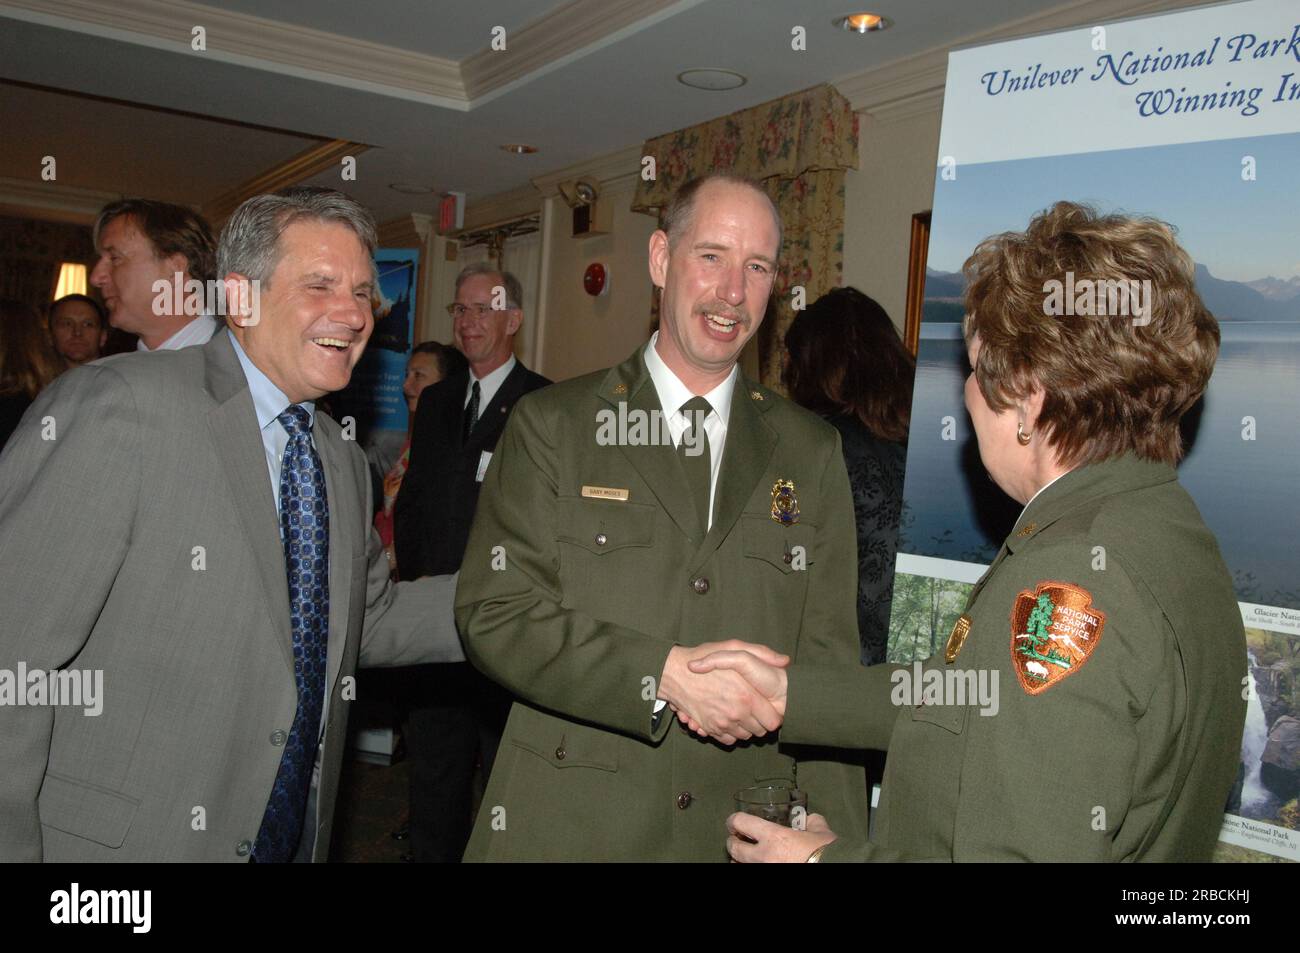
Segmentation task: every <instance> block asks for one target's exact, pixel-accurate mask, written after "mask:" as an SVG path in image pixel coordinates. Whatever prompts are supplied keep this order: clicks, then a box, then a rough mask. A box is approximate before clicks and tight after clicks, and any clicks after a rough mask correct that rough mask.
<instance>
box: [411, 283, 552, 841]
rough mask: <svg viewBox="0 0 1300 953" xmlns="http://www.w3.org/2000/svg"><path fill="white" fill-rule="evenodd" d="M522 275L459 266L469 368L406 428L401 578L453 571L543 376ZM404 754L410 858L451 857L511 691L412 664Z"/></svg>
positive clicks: (460, 667)
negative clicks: (512, 432)
mask: <svg viewBox="0 0 1300 953" xmlns="http://www.w3.org/2000/svg"><path fill="white" fill-rule="evenodd" d="M522 298H523V291H522V289H521V288H520V285H519V279H517V278H516V277H515V276H514V275H512V274H511V273H510V272H508V271H501V270H499V269H496V268H494V267H493V266H492V265H490V264H486V263H484V264H477V265H470V266H468V267H467V268H465V269H464V270H462V271H461V273H460V274H459V275H458V276H457V278H456V300H455V301H453V302H452V303H451V304H449V305H447V312H448V313H449V314H450V315H451V317H452V322H453V324H452V331H453V335H454V337H455V341H456V347H457V348H459V349H460V351H461V353H463V354H464V355H465V357H466V359H467V360H468V361H469V369H468V370H466V371H462V372H461V373H460V374H456V375H453V376H452V377H449V378H447V379H446V380H443V381H440V382H438V383H437V384H433V385H432V386H430V387H426V388H425V389H424V392H423V393H422V394H421V395H420V403H419V405H418V407H417V408H416V413H415V425H414V427H412V429H411V464H410V467H409V469H408V470H407V471H406V476H405V478H403V480H402V488H401V491H400V492H399V493H398V496H397V503H396V505H395V508H394V517H393V544H394V550H395V552H396V555H397V571H398V572H399V573H400V574H401V577H402V578H403V579H415V578H418V577H420V576H425V575H444V574H447V573H454V572H458V571H459V569H460V563H461V559H462V558H463V557H464V555H465V543H466V541H467V540H468V539H469V528H470V524H471V523H472V522H473V520H474V510H475V508H476V507H477V505H478V494H479V488H480V487H482V485H483V477H484V474H486V473H487V468H488V464H489V462H490V461H491V459H492V453H493V451H495V450H496V445H497V438H498V437H500V436H501V431H502V430H503V429H504V428H505V423H506V418H507V416H508V415H509V413H510V409H511V408H512V407H513V406H514V404H515V401H517V400H518V399H519V398H521V397H523V396H524V395H525V394H527V393H529V392H530V391H534V390H537V389H538V388H540V387H545V386H546V385H547V384H549V383H550V381H549V380H547V379H546V378H545V377H542V376H541V375H540V374H534V373H533V372H532V371H530V370H529V369H528V368H526V367H524V365H523V364H522V363H520V362H519V360H518V359H517V358H516V357H515V355H514V341H515V335H516V334H517V333H518V332H519V327H520V325H521V324H522V323H523V318H524V313H523V300H522ZM413 675H414V677H413V678H412V679H411V686H410V690H411V695H410V702H409V704H410V711H409V717H408V719H407V727H406V750H407V754H408V755H409V757H410V803H411V859H413V860H416V861H419V862H423V863H454V862H457V861H459V860H460V857H461V854H462V853H463V852H464V850H465V843H466V841H468V840H469V832H470V813H471V811H472V786H473V780H474V767H475V764H476V762H478V763H481V765H482V769H483V777H484V778H486V777H487V775H488V774H490V773H491V771H492V762H493V759H494V758H495V756H496V749H497V745H498V743H499V742H500V740H501V730H502V729H503V728H504V727H505V722H506V716H507V715H508V714H509V713H510V703H511V699H510V696H509V694H507V693H506V692H505V691H503V690H502V689H501V688H500V687H499V686H497V685H496V684H495V683H493V682H491V681H489V680H488V679H486V678H484V677H483V676H482V675H480V674H479V673H478V672H477V671H476V670H475V669H474V668H473V667H472V666H470V665H469V663H467V662H459V663H456V664H452V665H434V666H425V667H423V668H422V669H420V670H418V671H417V672H415V673H413Z"/></svg>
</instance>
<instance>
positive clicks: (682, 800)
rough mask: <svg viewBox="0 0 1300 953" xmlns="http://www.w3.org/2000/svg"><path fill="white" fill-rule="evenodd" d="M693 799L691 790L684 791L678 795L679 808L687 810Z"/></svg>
mask: <svg viewBox="0 0 1300 953" xmlns="http://www.w3.org/2000/svg"><path fill="white" fill-rule="evenodd" d="M693 800H694V798H692V797H691V792H690V791H683V792H682V793H681V794H679V795H677V810H679V811H684V810H686V809H687V808H688V807H690V806H691V801H693Z"/></svg>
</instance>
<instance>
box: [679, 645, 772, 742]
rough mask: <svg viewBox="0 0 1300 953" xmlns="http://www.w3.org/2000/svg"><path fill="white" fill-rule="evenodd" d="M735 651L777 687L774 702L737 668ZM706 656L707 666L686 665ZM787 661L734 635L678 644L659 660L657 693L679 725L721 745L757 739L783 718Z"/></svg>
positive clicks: (763, 647) (756, 671) (765, 647)
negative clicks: (721, 639)
mask: <svg viewBox="0 0 1300 953" xmlns="http://www.w3.org/2000/svg"><path fill="white" fill-rule="evenodd" d="M739 655H743V656H745V657H746V658H749V659H752V660H753V661H754V663H755V665H757V666H759V667H758V668H754V669H753V671H754V672H755V673H758V672H760V671H761V672H763V678H764V680H765V683H766V684H767V685H768V686H769V687H770V688H772V689H773V691H774V693H775V690H776V689H777V688H778V687H779V688H780V692H779V696H780V701H779V705H777V704H774V703H773V702H772V701H771V700H770V699H769V698H768V696H767V692H766V691H764V690H763V689H761V688H758V687H756V686H755V685H753V684H751V683H750V682H749V681H747V680H746V678H745V676H744V675H743V674H741V673H740V671H738V669H739V668H740V663H738V662H737V660H736V659H735V658H734V656H739ZM708 657H712V658H714V661H713V662H712V663H710V665H709V667H707V668H705V669H704V670H702V671H696V670H695V669H694V668H693V666H692V664H691V663H693V662H694V661H695V660H703V659H705V658H708ZM789 663H790V657H789V656H788V655H782V654H781V653H780V652H774V651H773V650H772V649H769V648H768V647H767V646H765V645H755V644H753V643H750V642H741V641H740V640H738V639H730V640H728V641H726V642H706V643H705V644H703V645H697V646H694V647H692V648H687V647H686V646H682V645H677V646H674V647H673V648H672V649H671V650H670V651H669V652H668V658H667V660H666V661H665V662H664V670H663V674H662V675H661V676H660V678H659V695H658V697H659V698H662V699H663V700H665V701H667V702H668V704H669V705H670V706H671V707H672V709H673V711H674V712H676V713H677V717H678V718H679V719H680V720H681V722H682V723H683V724H685V725H688V726H689V727H690V728H691V730H692V731H694V732H695V733H696V734H698V735H700V736H702V737H711V738H715V739H716V740H717V741H719V742H720V743H722V744H724V745H734V744H735V743H736V742H737V741H743V740H746V739H748V738H753V737H756V736H757V737H759V738H761V737H763V736H764V735H766V734H767V733H768V732H769V731H776V729H777V728H779V727H781V720H782V718H784V717H785V691H784V686H785V681H784V667H785V666H786V665H788V664H789ZM772 671H779V672H781V673H782V678H781V679H780V680H779V685H778V680H777V679H775V678H773V677H771V676H770V675H767V673H768V672H772Z"/></svg>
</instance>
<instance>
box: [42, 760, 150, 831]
mask: <svg viewBox="0 0 1300 953" xmlns="http://www.w3.org/2000/svg"><path fill="white" fill-rule="evenodd" d="M39 806H40V814H41V823H42V824H43V825H45V826H46V827H52V828H54V829H55V830H56V831H63V832H64V833H65V834H72V835H73V836H75V837H83V838H85V839H86V840H89V841H94V842H95V843H96V844H103V845H104V846H105V847H121V846H122V842H123V841H124V840H125V839H126V832H127V831H128V830H130V829H131V822H132V821H133V820H134V819H135V812H136V810H137V809H138V808H139V807H140V802H139V800H137V799H136V798H131V797H127V796H126V795H124V794H118V793H116V792H115V791H110V790H108V789H107V788H101V787H99V786H98V785H94V784H88V783H86V782H85V781H77V780H74V779H72V778H68V777H64V776H63V775H60V774H55V773H54V772H52V771H48V772H46V774H45V783H44V784H43V785H42V786H41V796H40V800H39Z"/></svg>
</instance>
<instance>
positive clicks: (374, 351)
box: [330, 248, 420, 440]
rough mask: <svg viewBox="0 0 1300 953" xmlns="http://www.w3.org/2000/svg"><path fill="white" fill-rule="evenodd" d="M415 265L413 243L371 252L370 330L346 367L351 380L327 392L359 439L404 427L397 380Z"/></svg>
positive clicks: (410, 329) (411, 313) (409, 322)
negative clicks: (355, 358) (374, 284)
mask: <svg viewBox="0 0 1300 953" xmlns="http://www.w3.org/2000/svg"><path fill="white" fill-rule="evenodd" d="M419 265H420V252H419V249H415V248H381V249H379V250H378V251H376V252H375V268H376V270H377V272H378V275H379V283H378V286H377V287H376V289H375V294H374V296H373V297H372V299H371V305H372V307H373V308H374V313H375V330H374V332H373V333H372V334H371V336H370V344H369V345H368V346H367V347H366V352H365V353H364V354H363V355H362V356H361V360H360V361H358V362H357V366H356V368H355V369H354V370H353V372H352V381H351V383H349V384H348V386H347V388H346V389H344V390H342V391H339V392H338V393H337V394H334V395H333V396H332V397H331V398H330V403H331V406H332V409H333V410H334V416H335V418H336V419H338V420H340V421H341V420H342V419H343V417H345V416H351V417H353V418H354V419H355V420H356V421H357V428H358V435H359V439H363V440H365V439H368V438H369V436H370V435H372V434H374V433H375V432H376V431H383V430H388V431H398V432H400V433H402V434H405V433H406V424H407V419H406V418H407V411H406V398H404V397H403V396H402V381H403V380H404V378H405V376H406V361H407V358H408V357H410V354H411V347H412V344H413V341H412V334H413V333H414V329H415V291H416V287H415V286H416V275H417V274H418V273H419V270H420V269H419Z"/></svg>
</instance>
